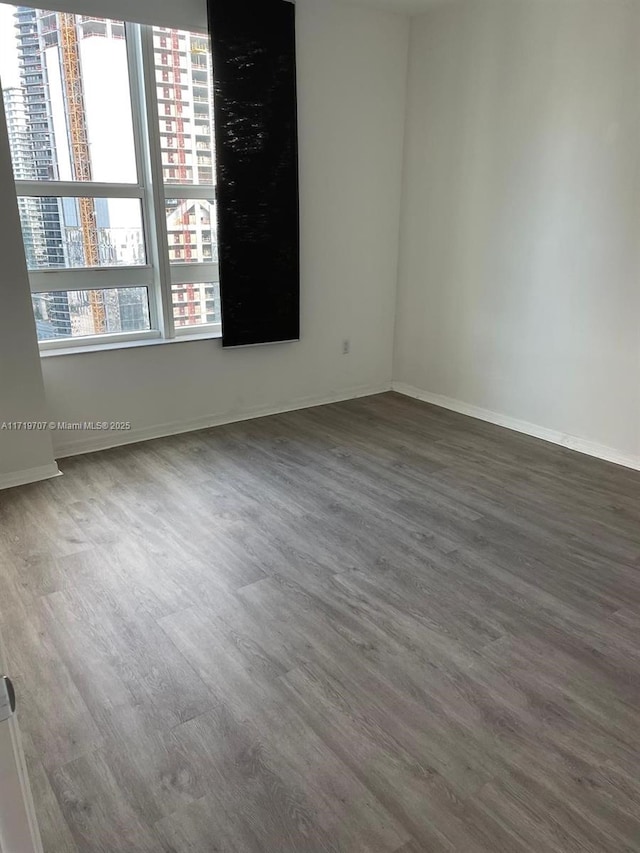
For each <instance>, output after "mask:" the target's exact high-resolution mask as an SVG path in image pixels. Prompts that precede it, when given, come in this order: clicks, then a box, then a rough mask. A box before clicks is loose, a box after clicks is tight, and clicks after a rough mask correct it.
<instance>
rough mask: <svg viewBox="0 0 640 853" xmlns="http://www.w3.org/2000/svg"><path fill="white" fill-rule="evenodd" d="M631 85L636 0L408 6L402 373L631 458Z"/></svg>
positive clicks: (637, 194)
mask: <svg viewBox="0 0 640 853" xmlns="http://www.w3.org/2000/svg"><path fill="white" fill-rule="evenodd" d="M639 83H640V4H638V3H636V2H633V0H629V2H627V0H581V2H576V0H552V1H551V0H482V2H480V0H460V2H457V1H456V0H453V1H452V2H451V3H448V4H444V5H442V6H439V7H437V8H434V9H433V10H431V11H429V12H427V13H425V14H423V15H421V16H420V17H417V18H414V19H413V21H412V30H411V48H410V72H409V85H408V115H407V132H406V149H405V155H406V159H405V168H404V194H403V208H402V220H401V222H402V224H401V233H402V244H401V263H400V279H399V293H398V313H397V325H396V347H395V361H394V380H396V382H397V383H401V384H400V386H399V387H401V388H404V390H407V388H406V386H410V388H409V389H408V390H410V391H412V392H414V393H415V392H416V391H419V392H420V394H421V395H422V396H423V397H433V395H441V396H442V397H444V398H449V399H448V400H445V401H444V402H445V403H446V404H447V405H457V404H459V403H462V404H463V406H462V408H465V407H468V406H475V407H479V408H480V409H485V410H491V411H492V412H495V413H498V414H500V415H504V416H508V417H510V418H515V419H520V420H523V421H528V422H530V423H532V424H534V425H540V426H541V427H544V428H547V429H549V430H553V431H557V432H558V433H563V434H568V435H569V436H574V437H577V438H579V439H583V440H586V441H587V442H590V443H592V444H595V445H602V446H603V447H601V448H600V450H601V451H603V452H606V448H609V449H611V450H612V451H613V452H612V453H610V454H609V455H610V456H612V457H614V458H617V457H618V456H619V457H621V458H622V457H626V458H627V461H629V462H632V463H633V462H634V461H635V462H636V463H640V269H639V263H638V261H639V254H638V249H639V246H640V229H639V225H640V173H639V166H640V127H639V121H638V119H639V110H640V91H639ZM456 401H457V403H456ZM441 402H442V401H441ZM569 441H570V440H569ZM585 447H586V445H585ZM594 449H595V451H596V452H598V448H597V447H596V448H594Z"/></svg>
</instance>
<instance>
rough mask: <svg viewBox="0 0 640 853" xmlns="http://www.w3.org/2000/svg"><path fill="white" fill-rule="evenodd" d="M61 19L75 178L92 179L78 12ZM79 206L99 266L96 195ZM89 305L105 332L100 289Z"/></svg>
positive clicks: (86, 241) (89, 259)
mask: <svg viewBox="0 0 640 853" xmlns="http://www.w3.org/2000/svg"><path fill="white" fill-rule="evenodd" d="M58 21H59V27H60V52H61V58H62V77H63V80H64V91H65V96H66V100H67V115H68V129H69V139H70V143H71V163H72V166H73V176H74V178H75V180H76V181H91V179H92V175H91V157H90V153H89V140H88V136H87V125H86V120H85V115H86V113H85V109H84V94H83V90H82V75H81V72H80V50H79V47H78V31H77V29H76V20H75V15H73V14H71V13H69V12H59V13H58ZM78 205H79V212H80V229H81V232H82V245H83V248H84V256H85V262H86V264H87V266H89V267H97V266H99V265H100V251H99V246H98V226H97V223H96V210H95V201H94V199H93V198H86V197H85V198H79V199H78ZM89 305H90V306H91V315H92V318H93V324H94V332H95V334H101V333H103V332H106V331H107V318H106V313H105V309H104V301H103V299H102V294H101V293H100V291H97V290H90V291H89Z"/></svg>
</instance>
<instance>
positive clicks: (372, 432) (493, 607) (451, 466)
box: [0, 394, 640, 853]
mask: <svg viewBox="0 0 640 853" xmlns="http://www.w3.org/2000/svg"><path fill="white" fill-rule="evenodd" d="M61 467H62V469H63V470H64V472H65V476H64V477H62V478H60V479H57V480H52V481H48V482H45V483H41V484H36V485H33V486H28V487H23V488H20V489H13V490H10V491H6V492H2V493H0V581H1V584H2V586H1V590H2V592H1V598H0V628H1V629H2V632H3V635H4V639H5V644H6V646H7V651H8V656H9V663H10V669H11V675H12V676H13V678H14V681H15V684H16V688H17V692H18V696H19V699H20V704H21V713H20V725H21V729H22V731H23V734H24V740H25V744H26V751H27V758H28V765H29V769H30V772H31V781H32V785H33V789H34V796H35V800H36V806H37V811H38V815H39V820H40V825H41V829H42V835H43V840H44V846H45V851H46V853H120V851H121V853H187V851H189V852H190V853H213V851H239V852H241V853H244V851H247V853H254V851H266V853H285V851H291V853H306V851H309V853H312V852H313V853H315V851H349V853H352V851H374V853H417V851H428V852H429V853H440V851H443V852H444V851H447V853H451V851H454V852H455V853H481V851H482V853H485V851H490V853H499V851H504V853H524V851H531V853H547V851H549V853H551V851H553V853H565V851H591V853H609V851H610V853H622V851H640V704H639V700H640V643H639V637H640V474H638V473H636V472H632V471H628V470H625V469H623V468H619V467H616V466H614V465H609V464H607V463H604V462H599V461H597V460H593V459H589V458H586V457H584V456H580V455H578V454H575V453H572V452H570V451H567V450H563V449H561V448H558V447H555V446H552V445H548V444H545V443H543V442H540V441H536V440H535V439H531V438H528V437H526V436H522V435H518V434H516V433H512V432H509V431H506V430H502V429H500V428H498V427H494V426H491V425H489V424H484V423H481V422H479V421H474V420H471V419H469V418H465V417H462V416H460V415H456V414H453V413H451V412H446V411H444V410H441V409H437V408H434V407H431V406H428V405H426V404H423V403H418V402H416V401H413V400H409V399H408V398H404V397H400V396H398V395H395V394H384V395H379V396H375V397H369V398H365V399H360V400H354V401H350V402H347V403H338V404H335V405H330V406H323V407H320V408H314V409H308V410H306V411H301V412H294V413H289V414H283V415H278V416H274V417H269V418H263V419H260V420H255V421H249V422H244V423H240V424H234V425H230V426H225V427H219V428H216V429H212V430H206V431H202V432H198V433H191V434H188V435H183V436H178V437H173V438H167V439H161V440H157V441H151V442H148V443H145V444H140V445H135V446H129V447H125V448H120V449H116V450H112V451H105V452H102V453H98V454H93V455H88V456H84V457H76V458H73V459H68V460H65V461H63V463H62V466H61Z"/></svg>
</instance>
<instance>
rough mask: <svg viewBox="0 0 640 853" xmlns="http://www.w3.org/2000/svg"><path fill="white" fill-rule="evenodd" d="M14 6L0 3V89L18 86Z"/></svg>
mask: <svg viewBox="0 0 640 853" xmlns="http://www.w3.org/2000/svg"><path fill="white" fill-rule="evenodd" d="M14 9H15V6H8V5H6V4H5V3H0V79H1V80H2V88H3V89H7V88H8V87H9V86H18V85H19V82H20V79H19V76H18V54H17V53H16V40H15V34H14V32H15V31H14V29H13V12H14Z"/></svg>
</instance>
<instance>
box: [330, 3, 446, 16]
mask: <svg viewBox="0 0 640 853" xmlns="http://www.w3.org/2000/svg"><path fill="white" fill-rule="evenodd" d="M346 2H350V3H357V4H358V5H359V6H370V7H371V8H373V9H388V10H389V11H392V12H405V13H409V14H415V13H418V12H424V11H425V10H426V9H428V8H429V7H431V6H436V5H438V4H439V3H444V2H448V0H346Z"/></svg>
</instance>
